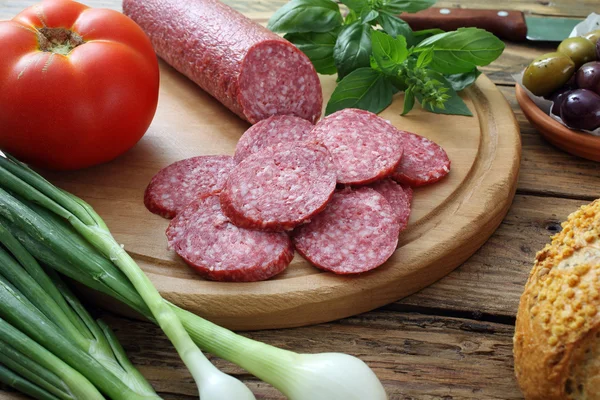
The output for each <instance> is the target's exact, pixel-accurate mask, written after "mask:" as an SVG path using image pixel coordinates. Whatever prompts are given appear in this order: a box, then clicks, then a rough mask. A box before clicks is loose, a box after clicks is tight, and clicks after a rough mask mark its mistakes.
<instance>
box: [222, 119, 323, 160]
mask: <svg viewBox="0 0 600 400" xmlns="http://www.w3.org/2000/svg"><path fill="white" fill-rule="evenodd" d="M314 127H315V126H314V125H313V124H312V123H311V122H310V121H307V120H305V119H302V118H298V117H296V116H293V115H276V116H272V117H269V118H267V119H263V120H262V121H260V122H258V123H257V124H255V125H252V126H251V127H250V128H248V130H247V131H246V132H244V134H243V135H242V137H241V138H240V140H239V142H238V144H237V146H236V147H235V154H234V156H233V160H234V161H235V162H236V163H239V162H241V161H242V160H243V159H244V158H246V157H248V156H249V155H250V154H254V153H256V152H257V151H259V150H262V149H264V148H265V147H270V146H274V145H276V144H279V143H285V142H302V141H309V140H311V139H312V138H313V137H314V136H313V135H312V129H313V128H314Z"/></svg>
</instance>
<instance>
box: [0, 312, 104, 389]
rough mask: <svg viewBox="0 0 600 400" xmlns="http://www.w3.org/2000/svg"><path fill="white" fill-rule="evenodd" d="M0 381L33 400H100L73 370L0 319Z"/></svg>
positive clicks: (87, 383) (91, 385)
mask: <svg viewBox="0 0 600 400" xmlns="http://www.w3.org/2000/svg"><path fill="white" fill-rule="evenodd" d="M0 338H1V340H0V356H1V359H2V361H1V364H0V382H3V383H5V384H7V385H10V386H12V387H14V388H15V389H18V390H20V391H22V392H24V393H26V394H29V395H30V396H33V397H35V398H37V399H42V400H45V399H61V400H84V399H85V400H87V399H89V400H102V399H104V397H103V396H102V395H101V394H100V392H99V391H98V389H96V387H95V386H94V385H93V384H92V383H91V382H90V381H89V380H87V379H86V378H85V377H84V376H83V375H82V374H80V373H79V372H78V371H77V370H75V369H74V368H72V367H71V366H69V365H68V364H66V363H65V362H63V361H62V360H61V359H60V358H58V357H56V356H55V355H54V354H53V353H51V352H50V351H48V350H47V349H46V348H44V347H43V346H41V345H39V344H38V343H37V342H35V341H34V340H32V339H31V338H29V336H27V335H25V334H24V333H23V332H21V331H20V330H19V329H17V328H15V327H14V326H12V325H11V324H10V323H8V322H7V321H5V320H3V319H1V318H0Z"/></svg>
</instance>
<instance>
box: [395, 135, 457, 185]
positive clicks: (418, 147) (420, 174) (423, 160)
mask: <svg viewBox="0 0 600 400" xmlns="http://www.w3.org/2000/svg"><path fill="white" fill-rule="evenodd" d="M401 135H402V137H403V138H404V155H403V156H402V160H400V163H399V164H398V166H397V167H396V169H395V170H394V173H393V174H392V179H394V180H396V181H398V182H400V183H403V184H405V185H410V186H423V185H428V184H430V183H433V182H437V181H439V180H440V179H442V178H443V177H445V176H446V175H448V172H450V159H449V158H448V155H447V154H446V152H445V151H444V149H442V148H441V147H440V146H439V145H438V144H437V143H434V142H432V141H431V140H429V139H427V138H424V137H422V136H419V135H415V134H414V133H410V132H404V131H401Z"/></svg>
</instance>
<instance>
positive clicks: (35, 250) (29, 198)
mask: <svg viewBox="0 0 600 400" xmlns="http://www.w3.org/2000/svg"><path fill="white" fill-rule="evenodd" d="M0 187H2V188H4V189H5V190H2V189H0V222H2V223H4V225H5V226H6V227H7V228H8V230H9V231H10V232H11V233H12V234H13V235H14V236H15V237H16V238H18V240H19V241H20V242H21V243H22V244H23V245H24V247H26V248H27V250H28V251H29V252H30V253H31V254H32V255H33V256H34V257H35V258H37V259H38V260H40V261H41V262H43V263H44V264H46V265H48V266H49V267H51V268H54V269H56V270H57V271H59V272H61V273H63V274H65V275H67V276H69V277H71V278H73V279H75V280H77V281H79V282H81V283H83V284H84V285H86V286H89V287H91V288H93V289H96V290H99V291H101V292H103V293H106V294H108V295H110V296H113V297H115V298H116V299H118V300H120V301H122V302H123V303H125V304H127V305H129V306H130V307H132V308H133V309H134V310H136V311H138V312H140V313H141V314H142V315H144V316H146V317H147V318H149V319H150V320H151V321H155V322H156V321H157V320H158V318H157V317H156V315H155V314H154V313H153V312H151V311H150V308H149V307H146V304H145V302H144V301H143V300H142V298H141V296H140V294H139V290H146V289H147V287H146V286H151V283H150V282H149V281H148V280H147V278H146V279H142V278H141V277H139V276H137V274H138V273H139V274H142V273H141V271H140V270H139V269H138V270H137V271H136V273H135V274H131V275H134V276H133V277H134V278H135V279H138V280H139V282H138V283H140V285H138V286H135V285H132V284H131V282H129V281H128V280H127V278H125V277H124V276H123V273H122V272H121V271H120V270H119V268H121V269H122V270H125V269H134V265H135V263H134V261H133V260H132V259H131V258H130V257H129V256H127V255H126V252H125V251H124V250H123V249H122V248H121V247H120V246H118V245H117V244H116V242H115V241H114V239H113V238H112V236H111V235H110V233H109V232H108V229H107V228H106V225H105V224H104V222H103V221H102V219H101V218H100V217H99V216H98V215H97V214H96V213H95V212H94V210H93V209H92V208H91V207H90V206H89V205H88V204H87V203H85V202H84V201H83V200H81V199H79V198H77V197H75V196H73V195H71V194H69V193H67V192H63V191H61V190H60V189H57V188H56V187H54V186H53V185H52V184H51V183H50V182H48V181H46V180H45V179H44V178H42V177H41V176H40V175H38V174H36V173H35V172H34V171H32V170H31V169H29V168H28V167H27V166H25V165H24V164H21V163H19V162H18V161H16V160H14V159H12V158H11V159H10V160H7V159H3V158H1V157H0ZM7 190H8V191H10V192H11V193H9V192H7ZM65 220H67V221H68V222H69V224H66V223H65ZM84 221H86V222H84ZM91 221H94V222H93V223H92V222H91ZM91 244H93V246H92V245H91ZM102 259H103V260H104V261H101V260H102ZM111 260H112V261H115V263H114V264H113V263H111V262H110V261H111ZM107 261H108V262H107ZM115 264H117V265H118V267H117V265H115ZM135 268H139V267H137V265H135ZM123 272H125V271H123ZM129 272H132V271H129ZM127 276H128V277H129V275H127ZM134 286H135V287H134ZM139 286H143V287H139ZM136 288H137V289H139V290H136ZM153 289H154V288H153ZM155 291H156V289H154V291H153V293H154V292H155ZM151 300H152V301H153V302H154V301H155V300H156V301H157V300H158V298H155V296H154V294H153V295H152V299H151ZM160 302H161V305H159V304H158V303H152V305H153V307H155V309H161V310H164V309H166V308H168V309H170V310H171V311H172V312H173V313H174V314H175V315H176V318H175V319H176V320H177V321H178V322H179V321H180V323H181V324H182V326H183V327H184V328H185V330H186V331H187V333H188V334H189V335H190V337H191V339H192V340H193V341H194V342H195V343H196V344H198V345H199V346H200V347H202V348H203V349H204V350H206V351H208V352H211V353H213V354H215V355H216V356H218V357H221V358H224V359H226V360H229V361H232V362H234V363H236V364H238V365H239V366H241V367H242V368H245V369H246V370H248V371H249V372H250V373H252V374H254V375H256V376H257V377H259V378H260V379H262V380H264V381H265V382H268V383H270V384H272V385H273V386H274V387H276V388H277V389H279V390H280V391H281V392H282V393H284V394H285V395H286V396H288V397H289V398H290V399H292V400H304V399H311V400H320V399H323V400H325V399H327V400H337V399H340V400H342V399H343V400H353V399H357V400H358V399H365V398H368V399H372V400H379V399H385V398H387V397H386V394H385V391H384V389H383V387H382V385H381V382H379V380H378V379H377V377H376V375H375V374H374V373H373V371H371V370H370V369H369V367H368V366H367V365H366V364H365V363H363V362H362V361H361V360H359V359H357V358H355V357H352V356H349V355H346V354H340V353H323V354H297V353H294V352H291V351H287V350H281V349H278V348H275V347H273V346H269V345H267V344H264V343H260V342H256V341H253V340H251V339H248V338H245V337H243V336H240V335H236V334H235V333H233V332H231V331H229V330H227V329H225V328H221V327H219V326H217V325H215V324H213V323H211V322H209V321H206V320H204V319H202V318H200V317H198V316H196V315H194V314H192V313H189V312H187V311H185V310H182V309H180V308H178V307H176V306H175V305H173V304H171V303H169V302H167V301H166V300H164V299H160ZM159 325H160V322H159ZM161 327H162V325H161ZM177 332H178V331H177ZM220 388H221V386H219V385H217V386H216V387H214V389H215V390H217V392H216V393H219V394H220V397H218V396H216V397H215V398H219V399H221V398H223V399H225V398H236V399H238V398H242V397H226V396H224V395H223V393H222V392H219V391H218V390H219V389H220ZM201 395H202V393H201Z"/></svg>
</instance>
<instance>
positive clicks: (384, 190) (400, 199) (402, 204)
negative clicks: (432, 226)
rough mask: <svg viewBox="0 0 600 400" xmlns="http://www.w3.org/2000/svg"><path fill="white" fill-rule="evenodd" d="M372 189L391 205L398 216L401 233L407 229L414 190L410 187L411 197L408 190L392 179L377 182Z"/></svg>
mask: <svg viewBox="0 0 600 400" xmlns="http://www.w3.org/2000/svg"><path fill="white" fill-rule="evenodd" d="M371 187H372V188H373V189H375V191H377V192H378V193H379V194H381V195H382V196H383V197H385V199H386V200H387V201H388V203H390V206H391V207H392V211H394V214H395V215H396V221H397V222H398V224H399V225H400V232H402V231H403V230H404V229H406V225H408V219H409V218H410V203H411V200H412V189H411V188H410V187H408V190H409V191H410V195H409V193H407V190H405V189H404V188H403V187H402V186H401V185H400V184H398V183H396V182H394V181H393V180H391V179H384V180H382V181H379V182H375V183H374V184H373V185H372V186H371Z"/></svg>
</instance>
